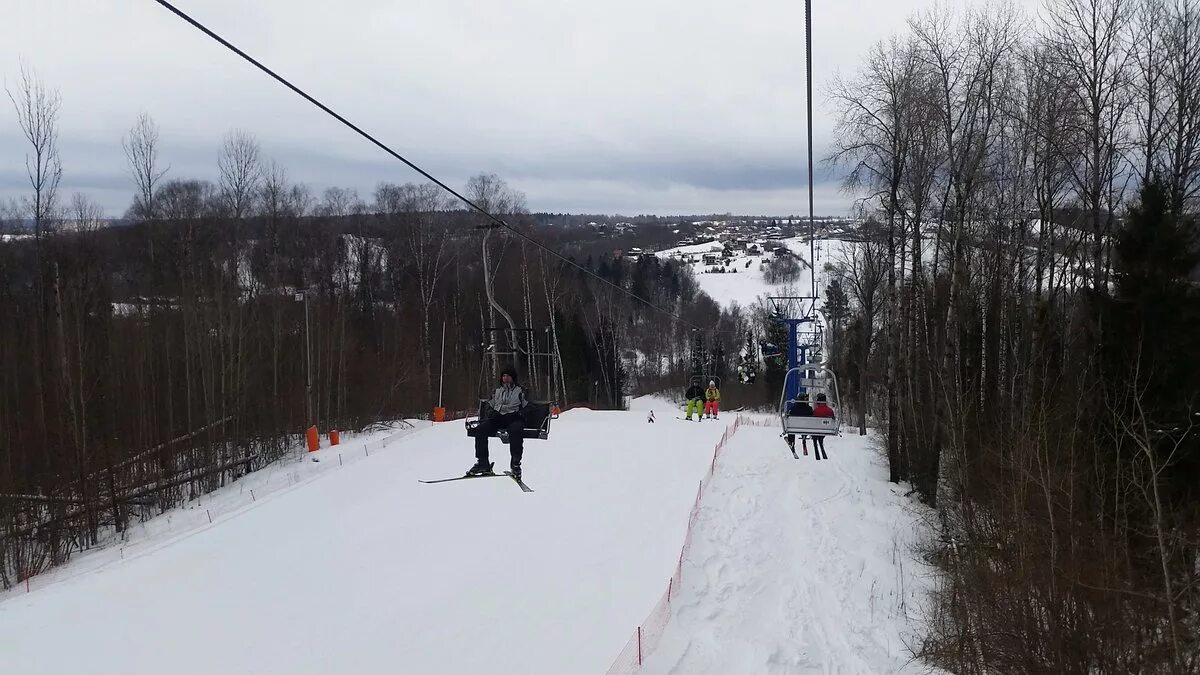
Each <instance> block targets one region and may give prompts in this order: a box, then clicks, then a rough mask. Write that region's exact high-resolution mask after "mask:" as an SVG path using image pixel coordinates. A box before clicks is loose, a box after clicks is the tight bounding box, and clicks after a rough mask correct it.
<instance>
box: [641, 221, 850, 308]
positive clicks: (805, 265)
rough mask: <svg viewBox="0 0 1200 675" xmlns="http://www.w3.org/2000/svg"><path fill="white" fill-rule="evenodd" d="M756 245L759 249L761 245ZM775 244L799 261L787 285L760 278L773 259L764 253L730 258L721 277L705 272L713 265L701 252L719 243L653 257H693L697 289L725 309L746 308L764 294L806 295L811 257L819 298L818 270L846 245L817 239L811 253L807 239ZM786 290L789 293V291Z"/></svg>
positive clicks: (822, 288) (821, 285)
mask: <svg viewBox="0 0 1200 675" xmlns="http://www.w3.org/2000/svg"><path fill="white" fill-rule="evenodd" d="M756 243H757V244H758V245H759V246H760V248H762V245H763V243H764V242H756ZM779 243H780V244H782V245H784V246H786V247H787V248H788V249H789V250H791V251H792V252H793V253H795V254H796V255H797V256H798V257H799V259H800V261H801V262H800V266H801V272H800V277H799V278H798V279H797V280H796V281H794V282H790V283H788V284H778V285H775V284H771V283H769V282H767V280H766V278H765V277H764V276H763V274H764V272H765V269H766V268H765V267H763V263H764V262H765V261H769V260H772V259H774V257H775V256H774V254H773V253H770V252H766V253H764V254H763V255H761V256H751V255H745V254H743V253H741V252H739V253H738V254H737V255H735V256H734V257H732V258H731V259H730V261H729V264H728V265H723V266H724V267H725V269H726V271H725V273H723V274H722V273H712V272H709V271H707V270H709V269H712V267H713V266H712V265H705V264H704V263H703V261H702V257H701V256H703V254H705V253H710V252H713V251H711V249H713V248H714V247H715V248H716V250H717V251H719V250H720V249H721V244H719V243H717V242H715V241H713V242H705V243H700V244H692V245H689V246H678V247H675V248H670V249H666V250H663V251H659V252H657V253H656V254H655V255H657V256H658V257H660V258H678V257H680V256H681V255H682V256H691V257H694V258H695V260H696V262H694V263H690V264H691V267H692V272H693V273H694V274H695V276H696V281H697V282H698V283H699V284H700V289H701V290H703V291H704V292H705V293H707V294H708V295H709V296H711V297H712V298H713V299H714V300H716V301H717V302H718V303H719V304H721V305H722V306H726V307H728V306H730V305H732V304H734V303H737V304H738V305H740V306H742V307H747V306H749V305H752V304H754V301H755V300H756V299H757V298H759V297H760V296H766V295H786V294H790V293H798V294H802V295H808V294H809V293H810V292H811V289H812V286H811V284H812V276H811V275H812V268H811V266H810V258H812V257H815V258H816V269H817V294H818V295H822V296H823V295H824V293H825V286H824V284H825V282H826V280H825V279H824V278H823V275H822V274H821V270H822V268H824V266H825V264H826V263H830V262H836V261H837V260H839V256H840V251H841V250H842V248H843V247H844V246H846V245H847V243H846V242H843V241H841V240H838V239H821V240H818V241H817V242H815V245H814V246H813V250H812V251H811V252H810V250H809V245H808V239H806V238H804V237H795V238H792V239H782V240H779ZM788 289H791V290H790V291H789V290H788Z"/></svg>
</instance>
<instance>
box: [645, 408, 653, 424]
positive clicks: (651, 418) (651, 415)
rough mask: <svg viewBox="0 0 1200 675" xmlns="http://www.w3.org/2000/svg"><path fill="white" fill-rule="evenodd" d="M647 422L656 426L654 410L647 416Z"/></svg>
mask: <svg viewBox="0 0 1200 675" xmlns="http://www.w3.org/2000/svg"><path fill="white" fill-rule="evenodd" d="M646 421H647V422H649V423H650V424H654V411H653V410H651V411H650V414H648V415H646Z"/></svg>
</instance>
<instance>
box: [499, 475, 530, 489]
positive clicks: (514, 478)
mask: <svg viewBox="0 0 1200 675" xmlns="http://www.w3.org/2000/svg"><path fill="white" fill-rule="evenodd" d="M504 475H505V476H508V477H509V478H511V479H513V480H515V481H517V485H520V486H521V491H522V492H533V488H531V487H529V486H528V485H526V484H525V483H523V482H522V481H521V479H520V478H517V477H516V476H514V475H513V474H512V472H511V471H505V472H504Z"/></svg>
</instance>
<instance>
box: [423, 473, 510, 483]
mask: <svg viewBox="0 0 1200 675" xmlns="http://www.w3.org/2000/svg"><path fill="white" fill-rule="evenodd" d="M501 475H503V474H498V473H480V474H473V475H470V476H456V477H454V478H439V479H437V480H418V481H417V482H418V483H449V482H450V481H452V480H470V479H472V478H498V477H500V476H501Z"/></svg>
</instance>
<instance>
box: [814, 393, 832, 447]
mask: <svg viewBox="0 0 1200 675" xmlns="http://www.w3.org/2000/svg"><path fill="white" fill-rule="evenodd" d="M812 414H813V417H833V416H834V414H833V408H830V407H829V404H828V403H826V401H825V394H817V404H816V405H814V406H813V409H812ZM813 454H814V455H816V457H817V459H829V455H827V454H825V437H824V436H813Z"/></svg>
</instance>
